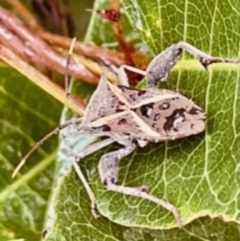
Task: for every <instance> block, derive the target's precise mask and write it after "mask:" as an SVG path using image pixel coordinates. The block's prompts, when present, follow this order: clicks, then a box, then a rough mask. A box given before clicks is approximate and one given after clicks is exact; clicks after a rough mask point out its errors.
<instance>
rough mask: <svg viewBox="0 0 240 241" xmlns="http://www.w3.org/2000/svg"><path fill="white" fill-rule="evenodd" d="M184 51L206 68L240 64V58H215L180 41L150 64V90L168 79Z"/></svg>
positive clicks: (147, 75) (148, 81) (148, 75)
mask: <svg viewBox="0 0 240 241" xmlns="http://www.w3.org/2000/svg"><path fill="white" fill-rule="evenodd" d="M183 50H185V51H187V52H188V53H189V54H191V55H192V56H194V57H195V58H196V59H198V60H199V62H200V63H201V64H202V65H203V66H204V67H205V68H207V67H208V66H209V65H211V64H213V63H240V58H236V59H228V58H222V57H214V56H211V55H209V54H206V53H204V52H203V51H201V50H199V49H198V48H196V47H194V46H193V45H191V44H189V43H187V42H184V41H180V42H178V43H176V44H173V45H171V46H170V47H168V48H166V49H165V50H163V51H162V52H161V53H160V54H158V55H157V56H156V57H155V58H154V59H153V60H152V61H151V62H150V64H149V65H148V67H147V69H146V81H147V85H148V88H156V87H157V84H158V82H159V81H164V80H166V79H167V77H168V75H169V72H170V70H171V69H172V67H173V66H174V65H175V64H176V62H177V60H178V58H179V56H180V54H181V53H182V51H183Z"/></svg>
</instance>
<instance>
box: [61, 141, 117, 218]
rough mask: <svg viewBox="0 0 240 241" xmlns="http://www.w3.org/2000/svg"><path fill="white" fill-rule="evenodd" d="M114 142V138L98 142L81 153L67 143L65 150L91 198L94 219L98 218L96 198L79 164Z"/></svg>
mask: <svg viewBox="0 0 240 241" xmlns="http://www.w3.org/2000/svg"><path fill="white" fill-rule="evenodd" d="M113 142H115V140H113V139H112V138H107V139H105V140H102V141H99V142H96V143H94V144H91V145H89V146H86V147H84V148H83V149H82V150H80V151H73V150H72V149H71V148H70V147H69V146H68V145H67V144H66V143H65V148H66V151H67V153H68V154H69V155H70V156H71V157H72V166H73V168H74V170H75V172H76V173H77V175H78V177H79V179H80V180H81V182H82V183H83V186H84V188H85V190H86V192H87V194H88V196H89V199H90V201H91V211H92V214H93V216H94V217H98V215H97V213H96V198H95V195H94V193H93V191H92V189H91V187H90V185H89V183H88V181H87V179H86V178H85V176H84V175H83V173H82V171H81V169H80V167H79V165H78V164H77V162H79V161H80V160H81V159H82V158H84V157H85V156H87V155H90V154H92V153H94V152H96V151H98V150H100V149H102V148H104V147H106V146H108V145H110V144H112V143H113Z"/></svg>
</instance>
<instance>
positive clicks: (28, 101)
mask: <svg viewBox="0 0 240 241" xmlns="http://www.w3.org/2000/svg"><path fill="white" fill-rule="evenodd" d="M0 72H1V79H0V81H1V82H0V93H1V94H0V95H1V98H0V106H1V117H0V121H1V125H0V126H1V135H0V153H1V154H0V163H1V164H0V173H1V175H0V176H1V177H0V189H1V192H0V210H1V211H0V212H1V214H0V217H1V219H0V220H1V225H2V226H1V227H0V230H2V231H1V232H0V233H1V234H2V235H3V234H4V233H5V234H6V235H5V238H1V240H7V237H8V239H12V238H13V237H15V235H16V234H17V236H18V237H24V238H25V240H33V238H34V239H35V240H37V238H39V237H40V234H41V230H42V227H43V222H44V216H45V211H46V208H47V203H48V198H49V195H50V191H51V187H52V181H53V177H52V173H53V171H54V168H53V164H54V162H55V149H56V145H57V140H56V138H52V139H50V140H49V142H48V143H47V145H44V146H43V148H39V150H38V151H37V152H36V153H35V154H34V156H32V157H30V158H29V160H28V165H27V166H25V167H24V168H23V170H22V172H23V173H24V171H25V170H26V169H28V172H27V173H25V174H24V175H20V176H19V178H18V179H16V178H15V179H12V178H11V174H12V171H13V169H14V167H16V165H17V163H18V162H19V161H20V159H21V157H22V156H23V154H25V153H26V152H27V151H28V150H29V148H30V147H31V146H33V145H34V144H35V143H36V141H37V140H39V139H40V138H41V137H42V135H44V134H43V133H47V132H48V131H49V130H51V129H52V128H53V127H55V126H56V125H57V123H58V120H59V118H60V111H61V108H62V107H61V104H60V103H58V102H57V101H56V100H54V99H53V98H52V97H51V96H49V95H47V94H46V93H45V92H43V91H41V90H40V89H39V88H38V87H36V86H34V85H33V84H32V83H31V82H30V81H29V80H27V79H26V78H25V77H23V76H22V75H20V74H19V73H18V72H16V71H14V70H13V69H12V68H10V67H4V66H1V68H0ZM27 167H28V168H27ZM39 174H41V175H39ZM8 235H9V236H8Z"/></svg>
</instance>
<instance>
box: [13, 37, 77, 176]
mask: <svg viewBox="0 0 240 241" xmlns="http://www.w3.org/2000/svg"><path fill="white" fill-rule="evenodd" d="M75 42H76V38H73V40H72V42H71V45H70V48H69V51H68V55H67V58H66V68H65V73H64V85H65V94H66V96H67V98H68V99H69V101H72V102H73V103H74V104H75V105H77V106H78V107H79V108H80V109H81V110H82V106H81V105H80V104H79V103H78V101H77V100H76V99H75V98H74V97H73V95H72V94H71V93H70V91H69V76H68V66H69V64H70V61H71V55H72V52H73V47H74V44H75ZM81 122H82V117H80V118H75V119H72V120H69V121H66V122H64V123H63V124H61V125H59V126H58V127H56V128H54V129H53V130H52V131H51V132H49V133H48V134H47V135H45V136H44V137H43V138H42V139H41V140H40V141H38V142H37V143H36V144H35V145H34V146H33V147H32V149H31V150H30V151H29V152H28V153H27V154H26V155H25V156H24V157H23V158H22V159H21V161H20V162H19V164H18V165H17V167H16V168H15V169H14V171H13V173H12V178H14V177H15V176H16V175H17V173H18V172H19V170H20V169H21V168H22V167H23V165H24V164H25V163H26V160H27V159H28V158H29V157H30V156H31V154H32V153H33V152H34V151H35V150H36V149H37V148H38V147H40V146H41V145H42V144H43V143H44V142H45V141H46V140H48V139H49V138H50V137H51V136H53V135H55V134H57V133H58V132H59V131H61V130H62V129H64V128H66V127H68V126H70V125H73V124H80V123H81Z"/></svg>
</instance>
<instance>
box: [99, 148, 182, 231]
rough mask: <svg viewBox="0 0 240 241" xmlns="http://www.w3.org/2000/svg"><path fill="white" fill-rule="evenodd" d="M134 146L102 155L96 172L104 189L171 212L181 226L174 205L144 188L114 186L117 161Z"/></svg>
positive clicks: (116, 174)
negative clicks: (156, 205) (130, 196)
mask: <svg viewBox="0 0 240 241" xmlns="http://www.w3.org/2000/svg"><path fill="white" fill-rule="evenodd" d="M135 147H136V146H135V144H128V145H126V146H125V148H122V149H120V150H117V151H113V152H110V153H107V154H105V155H103V156H102V157H101V159H100V161H99V165H98V171H99V175H100V178H101V181H102V183H103V184H104V185H105V186H106V188H107V189H108V190H110V191H114V192H118V193H122V194H125V195H132V196H136V197H141V198H144V199H147V200H149V201H152V202H154V203H156V204H158V205H159V206H161V207H163V208H165V209H166V210H168V211H169V212H171V213H172V214H173V216H174V218H175V220H176V222H177V223H178V225H179V227H181V226H182V223H181V218H180V215H179V213H178V211H177V209H176V207H175V206H174V205H172V204H171V203H169V202H167V201H164V200H162V199H160V198H158V197H156V196H154V195H152V194H150V193H149V192H148V191H147V189H146V187H144V186H140V187H126V186H121V185H117V184H115V183H116V181H117V176H118V165H119V161H120V160H121V159H122V158H123V157H125V156H127V155H128V154H130V153H131V152H132V151H133V150H134V149H135Z"/></svg>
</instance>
